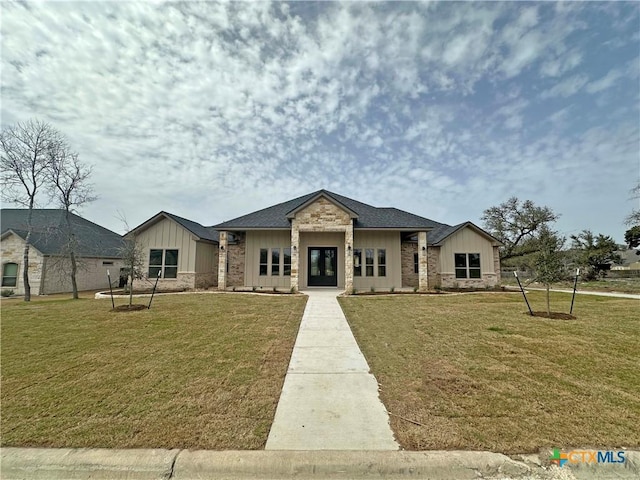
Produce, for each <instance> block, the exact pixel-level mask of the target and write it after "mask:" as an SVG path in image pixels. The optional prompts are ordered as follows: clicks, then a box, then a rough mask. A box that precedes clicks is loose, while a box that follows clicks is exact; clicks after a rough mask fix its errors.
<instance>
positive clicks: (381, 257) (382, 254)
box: [378, 248, 387, 277]
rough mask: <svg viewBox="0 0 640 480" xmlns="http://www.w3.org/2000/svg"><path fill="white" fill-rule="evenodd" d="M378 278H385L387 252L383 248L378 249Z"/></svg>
mask: <svg viewBox="0 0 640 480" xmlns="http://www.w3.org/2000/svg"><path fill="white" fill-rule="evenodd" d="M378 276H379V277H386V276H387V251H386V250H385V249H384V248H379V249H378Z"/></svg>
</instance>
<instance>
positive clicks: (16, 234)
mask: <svg viewBox="0 0 640 480" xmlns="http://www.w3.org/2000/svg"><path fill="white" fill-rule="evenodd" d="M28 212H29V211H28V210H26V209H1V210H0V225H1V227H2V235H1V242H0V253H1V256H2V289H10V290H13V291H14V293H16V294H23V293H24V286H23V281H22V275H23V269H24V265H23V252H24V246H25V239H26V237H27V215H28ZM64 215H65V214H64V210H60V209H35V210H33V218H32V226H33V228H32V234H31V241H30V244H31V247H30V249H29V284H30V285H31V293H32V294H33V295H47V294H52V293H63V292H71V291H72V288H71V279H70V276H69V274H70V270H71V269H70V261H69V258H68V245H69V242H68V238H69V237H68V235H67V234H66V232H67V226H66V225H67V224H66V221H65V216H64ZM71 224H72V228H73V232H74V236H75V239H76V242H77V248H76V252H77V261H78V271H77V274H76V281H77V284H78V289H79V290H96V289H101V288H109V282H108V280H107V270H108V269H110V273H111V277H112V281H114V282H117V281H118V279H119V273H120V268H121V267H122V260H121V258H120V256H119V249H120V248H121V246H122V237H121V236H120V235H118V234H117V233H115V232H112V231H111V230H107V229H106V228H103V227H101V226H100V225H96V224H95V223H93V222H90V221H89V220H86V219H84V218H82V217H79V216H78V215H74V214H72V215H71Z"/></svg>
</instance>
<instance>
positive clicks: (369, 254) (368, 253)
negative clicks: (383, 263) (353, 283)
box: [364, 248, 373, 277]
mask: <svg viewBox="0 0 640 480" xmlns="http://www.w3.org/2000/svg"><path fill="white" fill-rule="evenodd" d="M364 254H365V259H366V272H365V275H366V276H367V277H373V248H367V249H365V251H364Z"/></svg>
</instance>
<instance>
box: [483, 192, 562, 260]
mask: <svg viewBox="0 0 640 480" xmlns="http://www.w3.org/2000/svg"><path fill="white" fill-rule="evenodd" d="M557 219H558V215H556V214H555V213H554V211H553V210H551V209H550V208H549V207H539V206H537V205H535V204H534V203H533V202H532V201H531V200H525V201H523V202H521V201H520V200H518V198H517V197H511V198H510V199H509V200H507V201H506V202H504V203H501V204H500V205H498V206H497V207H491V208H488V209H486V210H485V211H484V213H483V215H482V222H483V225H484V227H485V228H486V229H487V230H488V231H489V232H490V233H491V234H492V235H493V236H494V237H496V238H497V239H499V240H500V241H501V242H502V243H503V244H504V247H502V251H501V255H500V256H501V258H502V259H503V260H508V259H510V258H515V257H522V256H524V255H528V254H531V253H534V252H536V251H537V248H538V246H537V244H536V241H535V239H536V237H537V236H538V235H539V234H540V232H541V231H542V229H543V227H548V225H549V223H551V222H555V221H556V220H557Z"/></svg>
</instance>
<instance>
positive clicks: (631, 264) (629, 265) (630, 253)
mask: <svg viewBox="0 0 640 480" xmlns="http://www.w3.org/2000/svg"><path fill="white" fill-rule="evenodd" d="M616 253H617V254H618V255H620V259H621V262H620V264H618V265H611V270H614V271H615V270H622V271H625V270H640V256H639V254H637V253H636V250H635V249H633V248H631V249H628V250H618V251H617V252H616Z"/></svg>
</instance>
